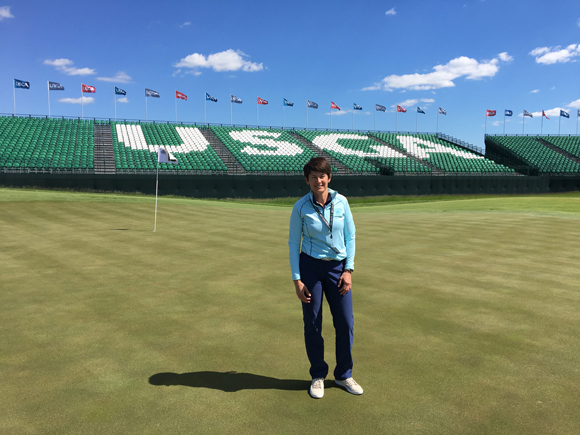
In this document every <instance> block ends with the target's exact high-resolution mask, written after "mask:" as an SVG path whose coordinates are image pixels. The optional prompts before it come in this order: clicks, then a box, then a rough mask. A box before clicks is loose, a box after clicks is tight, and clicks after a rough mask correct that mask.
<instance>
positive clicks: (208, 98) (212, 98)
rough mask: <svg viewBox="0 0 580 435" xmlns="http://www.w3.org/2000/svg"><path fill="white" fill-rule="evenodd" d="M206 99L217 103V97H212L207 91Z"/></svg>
mask: <svg viewBox="0 0 580 435" xmlns="http://www.w3.org/2000/svg"><path fill="white" fill-rule="evenodd" d="M205 99H206V101H213V102H214V103H217V98H216V97H212V96H211V95H210V94H208V93H207V92H206V93H205Z"/></svg>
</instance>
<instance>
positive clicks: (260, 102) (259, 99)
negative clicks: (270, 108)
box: [258, 97, 268, 106]
mask: <svg viewBox="0 0 580 435" xmlns="http://www.w3.org/2000/svg"><path fill="white" fill-rule="evenodd" d="M258 104H263V105H264V106H265V105H266V104H268V101H266V100H264V99H263V98H260V97H258Z"/></svg>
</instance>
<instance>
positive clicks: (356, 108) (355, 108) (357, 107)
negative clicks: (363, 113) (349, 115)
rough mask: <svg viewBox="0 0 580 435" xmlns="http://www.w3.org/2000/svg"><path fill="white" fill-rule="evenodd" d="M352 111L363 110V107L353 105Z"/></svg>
mask: <svg viewBox="0 0 580 435" xmlns="http://www.w3.org/2000/svg"><path fill="white" fill-rule="evenodd" d="M352 110H362V106H359V105H358V104H356V103H352Z"/></svg>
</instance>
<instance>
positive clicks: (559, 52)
mask: <svg viewBox="0 0 580 435" xmlns="http://www.w3.org/2000/svg"><path fill="white" fill-rule="evenodd" d="M529 54H530V55H531V56H535V57H536V63H543V64H544V65H551V64H554V63H566V62H570V61H571V60H572V59H573V58H574V57H576V56H580V44H571V45H569V46H568V47H566V48H562V49H560V46H559V45H558V46H557V47H537V48H534V49H533V50H532V51H530V53H529Z"/></svg>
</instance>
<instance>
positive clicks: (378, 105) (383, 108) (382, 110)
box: [375, 104, 387, 112]
mask: <svg viewBox="0 0 580 435" xmlns="http://www.w3.org/2000/svg"><path fill="white" fill-rule="evenodd" d="M376 111H379V112H386V111H387V108H386V107H385V106H381V105H380V104H375V112H376Z"/></svg>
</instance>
